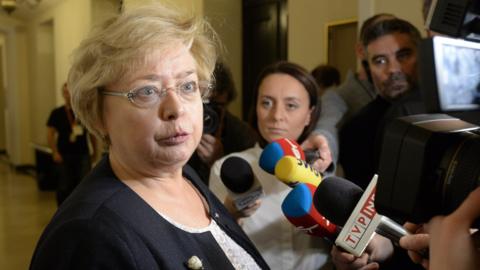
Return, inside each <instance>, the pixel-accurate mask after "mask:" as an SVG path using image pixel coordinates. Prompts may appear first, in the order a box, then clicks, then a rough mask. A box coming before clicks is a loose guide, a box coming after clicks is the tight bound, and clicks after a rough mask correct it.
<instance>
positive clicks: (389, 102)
mask: <svg viewBox="0 0 480 270" xmlns="http://www.w3.org/2000/svg"><path fill="white" fill-rule="evenodd" d="M362 40H363V44H364V47H365V52H366V57H367V58H366V59H367V60H368V64H369V66H370V72H371V75H372V79H373V82H374V85H375V89H376V91H377V93H378V96H377V97H376V98H375V99H374V100H373V101H371V102H370V103H369V104H367V105H366V106H365V107H364V108H363V109H362V110H360V111H359V112H358V113H357V114H356V115H355V116H354V117H353V118H352V119H350V121H349V122H348V123H345V125H344V126H343V128H342V130H341V131H340V146H341V154H340V162H341V164H342V166H343V168H344V171H345V176H346V178H347V179H348V180H350V181H352V182H354V183H355V184H357V185H358V186H360V187H362V188H363V189H365V187H366V186H367V185H368V184H369V183H370V180H371V179H372V177H373V175H374V173H375V172H376V169H377V168H376V167H377V164H378V153H380V150H381V146H382V139H383V134H384V130H385V126H386V124H387V123H389V122H390V121H392V120H393V119H395V118H397V117H400V116H406V115H412V114H419V113H425V107H424V104H423V100H422V99H421V93H420V89H418V75H417V69H416V67H417V45H418V43H419V42H420V40H421V36H420V33H419V31H418V30H417V29H416V28H415V27H414V26H413V25H412V24H411V23H409V22H407V21H404V20H401V19H389V20H382V21H379V22H377V23H375V24H373V25H371V26H370V27H369V28H368V29H366V31H365V34H364V36H363V37H362ZM392 255H393V256H392ZM332 258H333V261H334V263H335V265H336V267H337V269H338V270H345V269H378V268H379V267H380V269H421V266H419V265H414V264H413V263H412V262H411V260H410V259H409V258H408V256H407V254H406V252H405V250H403V249H401V248H398V247H396V248H395V249H394V248H393V244H392V243H391V241H390V240H388V239H386V238H385V237H383V236H380V235H377V236H376V237H375V241H373V242H372V244H371V245H370V246H369V248H368V249H367V251H366V252H365V253H364V254H363V255H362V257H360V258H356V257H354V256H353V255H351V254H348V253H346V252H343V251H341V250H339V249H338V248H336V247H333V248H332Z"/></svg>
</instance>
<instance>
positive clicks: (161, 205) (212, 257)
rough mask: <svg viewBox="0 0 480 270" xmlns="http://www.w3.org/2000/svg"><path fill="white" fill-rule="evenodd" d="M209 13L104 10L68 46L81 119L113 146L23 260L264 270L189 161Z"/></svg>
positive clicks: (63, 265)
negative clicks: (102, 18) (106, 15)
mask: <svg viewBox="0 0 480 270" xmlns="http://www.w3.org/2000/svg"><path fill="white" fill-rule="evenodd" d="M215 37H216V34H215V33H214V31H213V30H212V28H211V27H210V26H209V24H208V23H207V22H205V21H204V20H202V19H200V18H197V17H192V16H191V15H186V14H185V15H184V14H182V13H180V12H178V11H175V10H173V9H171V8H167V7H164V6H162V5H160V4H159V3H156V4H152V5H148V6H143V7H137V8H134V9H131V10H127V11H126V12H124V13H121V14H119V15H117V16H116V17H114V18H112V19H108V20H107V21H106V22H104V23H103V24H102V25H101V26H100V27H99V28H98V29H96V30H95V31H93V32H92V33H91V34H90V35H89V36H88V37H87V38H86V39H85V40H84V41H83V42H82V43H81V44H80V47H79V48H78V49H77V50H76V51H75V53H74V58H73V64H72V67H71V69H70V71H69V76H68V84H69V87H70V89H71V92H72V107H73V110H74V112H75V113H76V114H77V116H78V117H79V119H80V120H81V121H82V123H84V124H85V125H86V127H87V128H88V129H89V130H90V131H91V132H92V133H94V134H95V135H96V136H98V137H99V138H103V140H104V142H105V143H106V145H107V146H108V154H107V155H105V156H104V157H103V158H102V160H101V161H100V162H99V163H98V164H97V165H96V167H95V168H94V169H93V171H92V172H91V173H90V174H89V175H88V176H87V177H86V178H85V179H84V180H83V181H82V183H81V184H80V185H79V186H78V187H77V189H76V190H75V191H74V192H73V193H72V194H71V196H70V197H69V198H68V199H67V200H66V201H65V202H64V203H63V204H62V205H61V206H60V208H59V209H58V211H57V212H56V213H55V215H54V217H53V218H52V220H51V221H50V223H49V224H48V226H47V227H46V228H45V230H44V232H43V234H42V236H41V238H40V240H39V241H38V243H37V247H36V249H35V252H34V254H33V257H32V261H31V265H30V269H31V270H36V269H268V266H267V265H266V263H265V261H264V260H263V258H262V257H261V255H260V254H259V252H258V251H257V249H256V248H255V246H254V245H253V244H252V242H251V241H250V240H249V238H248V237H247V236H246V235H245V233H244V232H243V231H242V229H241V228H240V226H239V225H238V224H237V222H236V220H234V219H233V218H232V217H231V215H230V214H229V213H228V211H227V210H226V209H225V207H224V206H223V204H222V203H221V202H220V201H218V199H217V198H216V197H215V196H214V195H213V194H212V193H211V192H210V190H209V189H208V188H207V186H205V185H204V184H203V182H202V181H201V180H200V178H199V177H198V175H197V174H196V173H195V172H194V171H193V170H192V169H191V168H190V167H189V166H186V163H187V161H188V159H189V158H190V156H191V155H192V154H193V152H194V151H195V149H196V148H197V146H198V144H199V143H200V140H201V136H202V130H203V121H202V113H203V102H202V101H203V100H202V99H206V98H207V97H208V89H209V86H208V85H209V83H210V80H211V74H212V72H213V69H214V67H215V62H216V56H217V53H216V51H217V49H216V48H217V46H218V44H217V42H216V39H215Z"/></svg>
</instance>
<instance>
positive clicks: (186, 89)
mask: <svg viewBox="0 0 480 270" xmlns="http://www.w3.org/2000/svg"><path fill="white" fill-rule="evenodd" d="M209 87H210V85H209V83H208V82H207V81H200V82H196V81H187V82H182V83H180V84H178V85H177V86H175V87H168V88H159V87H158V86H157V85H146V86H142V87H139V88H135V89H132V90H130V91H125V92H116V91H106V90H101V92H100V93H102V94H103V95H106V96H119V97H126V98H127V99H128V100H129V101H130V102H131V103H133V104H134V105H136V106H138V107H141V108H149V107H153V106H155V105H157V104H158V103H159V102H160V100H161V99H162V98H163V97H164V96H165V95H166V94H167V91H169V90H172V91H175V92H176V93H177V95H178V96H179V97H180V99H181V100H182V101H193V100H195V99H196V98H198V97H200V94H199V92H202V93H206V92H207V90H208V88H209Z"/></svg>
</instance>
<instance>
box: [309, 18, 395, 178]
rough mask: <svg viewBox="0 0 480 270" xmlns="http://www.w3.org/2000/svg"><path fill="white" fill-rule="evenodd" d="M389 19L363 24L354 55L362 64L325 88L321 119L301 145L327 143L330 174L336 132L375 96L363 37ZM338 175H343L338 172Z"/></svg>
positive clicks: (335, 152)
mask: <svg viewBox="0 0 480 270" xmlns="http://www.w3.org/2000/svg"><path fill="white" fill-rule="evenodd" d="M391 18H395V16H393V15H392V14H388V13H380V14H376V15H374V16H372V17H370V18H368V19H367V20H365V21H364V22H363V23H362V26H361V28H360V34H359V37H358V42H357V44H356V46H355V54H356V56H357V58H358V60H359V61H361V66H360V67H359V68H358V69H357V72H355V73H353V72H351V71H349V72H348V73H347V77H346V78H345V81H344V82H343V83H342V84H341V85H339V86H338V87H335V88H332V89H328V90H327V91H325V93H324V94H323V95H322V97H321V101H320V102H321V103H322V106H321V107H322V111H321V114H320V118H319V119H318V121H317V123H316V126H315V129H314V131H313V132H312V134H311V135H310V136H309V138H308V139H307V140H305V142H304V143H303V145H304V146H305V147H306V148H309V145H311V144H312V143H313V142H314V141H315V140H317V141H318V140H320V139H323V140H324V141H325V142H328V147H329V150H330V152H331V160H332V164H331V165H330V167H329V168H328V172H330V173H334V172H336V170H337V168H336V163H337V161H338V157H339V141H338V130H339V129H340V128H341V127H342V126H343V124H344V123H345V122H346V121H348V120H349V119H350V118H351V117H352V116H353V115H355V114H356V113H357V112H358V111H359V110H360V109H361V108H362V107H364V106H365V105H366V104H368V103H369V102H370V101H372V100H373V99H374V98H375V96H376V93H375V89H374V87H373V82H372V79H371V76H370V75H369V68H368V62H367V61H366V56H365V52H364V47H363V45H362V35H363V33H364V32H365V29H367V28H368V27H369V26H370V25H372V24H374V23H376V22H378V21H381V20H384V19H391ZM339 173H340V175H342V172H341V171H340V172H339Z"/></svg>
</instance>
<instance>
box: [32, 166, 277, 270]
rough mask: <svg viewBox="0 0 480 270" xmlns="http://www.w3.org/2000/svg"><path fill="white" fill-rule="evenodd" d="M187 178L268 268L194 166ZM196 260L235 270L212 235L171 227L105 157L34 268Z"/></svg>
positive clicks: (42, 244)
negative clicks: (196, 258)
mask: <svg viewBox="0 0 480 270" xmlns="http://www.w3.org/2000/svg"><path fill="white" fill-rule="evenodd" d="M183 174H184V176H185V177H186V178H188V179H189V180H190V181H191V182H192V183H193V184H194V185H195V187H196V188H197V189H198V190H199V191H200V192H201V194H202V195H203V196H204V198H205V199H206V201H207V203H208V205H209V207H210V215H211V217H212V218H213V219H214V220H215V221H216V222H217V224H218V225H219V226H220V227H221V228H222V229H223V230H224V231H225V232H226V233H227V234H228V235H229V236H230V237H231V238H232V239H233V240H234V241H235V242H237V243H238V244H239V245H240V246H242V247H243V248H244V249H245V250H246V251H247V252H248V253H249V254H250V255H251V256H252V258H253V259H254V260H255V261H256V262H257V264H258V265H259V266H260V267H261V268H262V269H268V268H269V267H268V266H267V264H266V263H265V261H264V260H263V258H262V257H261V255H260V253H259V252H258V251H257V249H256V248H255V247H254V246H253V244H252V242H251V241H250V240H249V239H248V237H247V236H246V235H245V233H244V232H243V231H242V229H241V228H240V226H238V224H237V223H236V222H235V220H234V219H233V218H232V217H231V216H230V215H229V214H228V212H227V210H226V209H225V208H224V207H223V205H222V203H221V202H220V201H219V200H218V199H217V198H216V197H215V196H214V195H213V194H212V193H211V192H210V191H209V190H208V188H207V187H206V186H205V185H204V184H203V183H202V182H201V180H200V179H199V177H198V176H197V174H196V173H195V172H194V171H193V170H192V169H191V168H189V167H185V168H184V170H183ZM179 211H181V210H179ZM194 255H195V256H197V257H198V258H200V259H201V260H202V263H203V267H204V269H233V266H232V265H231V263H230V262H229V260H228V259H227V257H226V256H225V254H224V252H223V251H222V250H221V248H220V246H219V245H218V244H217V242H216V241H215V239H214V238H213V236H212V235H211V234H210V232H204V233H193V234H192V233H188V232H185V231H183V230H181V229H179V228H177V227H175V226H173V225H172V224H170V223H169V222H168V221H166V220H165V219H164V218H162V217H161V216H160V215H158V213H157V212H155V210H153V208H151V207H150V206H149V205H148V204H147V203H145V201H143V200H142V199H141V198H140V197H139V196H138V195H137V194H136V193H135V192H134V191H133V190H131V189H130V188H129V187H127V186H126V185H125V184H124V183H122V182H121V181H119V179H118V178H117V177H116V176H115V175H114V173H113V171H112V169H111V167H110V163H109V160H108V157H105V158H104V159H103V160H102V161H101V162H99V164H98V165H97V166H96V168H95V169H94V170H93V171H92V173H91V174H90V175H88V176H87V177H86V179H85V180H84V181H83V182H82V183H81V184H80V185H79V186H78V188H77V189H76V190H75V191H74V193H72V195H71V196H70V197H69V198H68V199H67V200H66V201H65V202H64V203H63V204H62V205H61V206H60V208H59V209H58V211H57V212H56V213H55V215H54V217H53V219H52V221H51V222H50V224H49V225H48V226H47V228H46V229H45V231H44V232H43V234H42V236H41V238H40V240H39V242H38V244H37V247H36V250H35V253H34V255H33V258H32V261H31V265H30V269H188V268H187V266H186V262H187V261H188V259H189V258H191V257H192V256H194Z"/></svg>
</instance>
